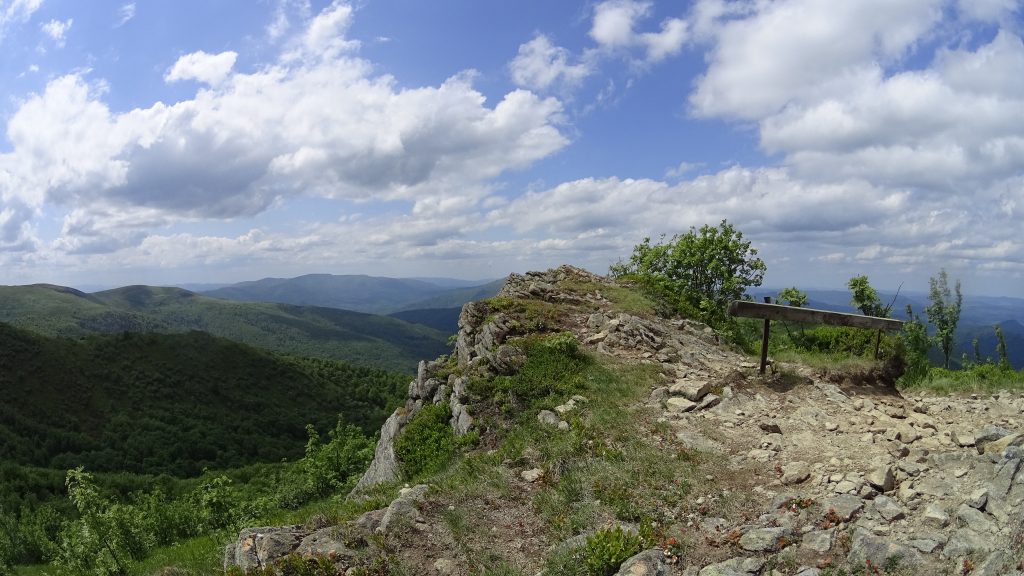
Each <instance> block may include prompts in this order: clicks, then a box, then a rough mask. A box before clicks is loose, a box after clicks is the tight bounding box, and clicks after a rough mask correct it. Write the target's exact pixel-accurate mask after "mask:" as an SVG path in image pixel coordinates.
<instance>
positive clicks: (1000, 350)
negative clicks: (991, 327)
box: [995, 324, 1012, 370]
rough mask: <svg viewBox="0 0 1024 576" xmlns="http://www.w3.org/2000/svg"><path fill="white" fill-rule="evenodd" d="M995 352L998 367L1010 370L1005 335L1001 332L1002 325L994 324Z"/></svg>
mask: <svg viewBox="0 0 1024 576" xmlns="http://www.w3.org/2000/svg"><path fill="white" fill-rule="evenodd" d="M995 328H996V354H997V355H998V356H999V367H1000V368H1002V369H1003V370H1011V369H1012V366H1010V355H1009V353H1008V352H1007V351H1006V335H1005V334H1003V327H1002V326H1000V325H998V324H996V327H995Z"/></svg>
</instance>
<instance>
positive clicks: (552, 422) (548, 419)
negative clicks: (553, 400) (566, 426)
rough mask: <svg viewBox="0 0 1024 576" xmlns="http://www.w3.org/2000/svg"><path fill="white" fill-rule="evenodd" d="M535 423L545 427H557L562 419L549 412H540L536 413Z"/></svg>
mask: <svg viewBox="0 0 1024 576" xmlns="http://www.w3.org/2000/svg"><path fill="white" fill-rule="evenodd" d="M537 421H538V422H540V423H541V424H544V425H547V426H558V423H559V422H561V421H562V419H561V418H559V417H558V414H555V413H554V412H552V411H551V410H541V411H540V412H538V413H537Z"/></svg>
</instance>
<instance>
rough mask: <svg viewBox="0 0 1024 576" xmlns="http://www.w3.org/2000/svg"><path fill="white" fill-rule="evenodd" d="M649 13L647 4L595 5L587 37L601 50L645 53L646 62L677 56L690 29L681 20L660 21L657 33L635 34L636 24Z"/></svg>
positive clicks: (615, 0) (609, 1) (614, 0)
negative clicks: (636, 50)
mask: <svg viewBox="0 0 1024 576" xmlns="http://www.w3.org/2000/svg"><path fill="white" fill-rule="evenodd" d="M650 12H651V3H650V2H638V1H636V0H606V1H604V2H600V3H598V4H597V5H596V6H594V19H593V23H592V25H591V28H590V37H591V38H593V40H594V41H595V42H597V44H598V45H599V46H601V47H602V48H606V49H611V50H615V49H631V48H636V47H640V48H641V49H643V50H644V52H645V56H644V59H645V60H646V61H647V62H658V61H660V60H663V59H665V58H666V57H668V56H672V55H675V54H678V53H679V51H680V50H682V48H683V44H684V43H685V42H686V41H687V39H688V38H689V27H688V24H687V22H686V21H685V20H683V19H681V18H668V19H666V20H664V21H662V22H661V29H660V30H659V31H657V32H642V33H638V32H637V31H636V28H637V25H638V23H639V22H640V21H641V20H643V19H644V18H646V17H647V16H648V15H649V14H650Z"/></svg>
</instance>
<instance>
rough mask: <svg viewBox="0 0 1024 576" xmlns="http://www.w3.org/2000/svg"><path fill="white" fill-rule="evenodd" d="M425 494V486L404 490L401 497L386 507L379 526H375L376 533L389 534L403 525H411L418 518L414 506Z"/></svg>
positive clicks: (419, 485)
mask: <svg viewBox="0 0 1024 576" xmlns="http://www.w3.org/2000/svg"><path fill="white" fill-rule="evenodd" d="M426 493H427V486H426V485H425V484H418V485H416V486H413V487H412V488H404V489H403V490H402V491H401V495H400V496H399V497H398V498H395V499H394V500H393V501H392V502H391V504H390V505H388V508H387V510H385V511H384V516H383V517H382V518H381V520H380V525H379V526H377V529H376V531H377V532H380V533H382V534H389V533H391V532H392V531H394V530H396V529H397V528H399V527H401V526H402V525H404V524H411V523H412V522H413V520H415V519H416V518H417V517H418V516H419V510H418V509H417V508H416V504H417V503H419V502H420V501H421V500H422V499H423V496H424V495H425V494H426Z"/></svg>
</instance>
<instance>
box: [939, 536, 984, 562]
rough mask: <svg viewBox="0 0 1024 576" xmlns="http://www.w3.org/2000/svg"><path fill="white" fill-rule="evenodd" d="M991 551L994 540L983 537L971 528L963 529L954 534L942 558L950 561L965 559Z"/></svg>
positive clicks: (943, 551)
mask: <svg viewBox="0 0 1024 576" xmlns="http://www.w3.org/2000/svg"><path fill="white" fill-rule="evenodd" d="M991 551H992V538H991V537H990V536H982V535H981V534H978V533H977V532H975V531H974V530H971V529H970V528H961V529H959V530H957V531H956V532H953V535H952V536H950V538H949V541H947V542H946V546H945V548H943V549H942V557H943V558H945V559H947V560H949V559H950V558H963V557H964V556H967V555H969V554H973V553H975V552H991Z"/></svg>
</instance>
